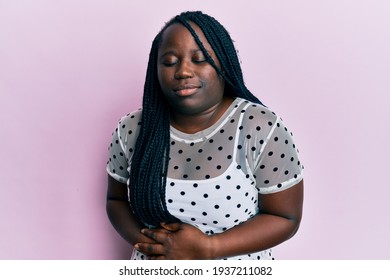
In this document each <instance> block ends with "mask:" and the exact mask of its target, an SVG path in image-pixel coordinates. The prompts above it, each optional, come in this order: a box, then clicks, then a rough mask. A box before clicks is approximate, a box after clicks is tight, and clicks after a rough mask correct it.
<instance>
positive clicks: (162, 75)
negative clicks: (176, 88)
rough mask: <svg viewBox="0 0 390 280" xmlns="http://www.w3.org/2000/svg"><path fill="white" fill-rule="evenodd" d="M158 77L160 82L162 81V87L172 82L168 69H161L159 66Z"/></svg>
mask: <svg viewBox="0 0 390 280" xmlns="http://www.w3.org/2000/svg"><path fill="white" fill-rule="evenodd" d="M157 77H158V82H159V83H160V86H161V88H164V87H166V86H167V85H169V84H170V82H171V80H172V79H171V78H170V77H171V74H170V73H169V71H168V70H167V69H161V68H157Z"/></svg>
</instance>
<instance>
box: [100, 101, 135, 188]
mask: <svg viewBox="0 0 390 280" xmlns="http://www.w3.org/2000/svg"><path fill="white" fill-rule="evenodd" d="M141 115H142V110H141V109H139V110H137V111H134V112H132V113H130V114H127V115H126V116H124V117H122V118H121V119H120V121H119V123H118V126H117V128H116V129H115V131H114V132H113V134H112V139H111V143H110V145H109V147H108V153H109V158H108V162H107V168H106V170H107V173H108V174H109V175H110V176H111V177H113V178H114V179H116V180H117V181H119V182H121V183H127V180H128V178H129V177H130V166H131V159H132V157H133V151H134V147H135V143H136V140H137V137H138V133H139V129H140V127H141V121H140V119H141Z"/></svg>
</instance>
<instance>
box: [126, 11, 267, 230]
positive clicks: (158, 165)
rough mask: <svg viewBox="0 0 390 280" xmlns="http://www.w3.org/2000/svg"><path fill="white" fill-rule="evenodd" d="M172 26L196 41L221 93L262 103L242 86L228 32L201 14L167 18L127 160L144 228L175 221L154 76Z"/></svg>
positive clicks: (165, 125)
mask: <svg viewBox="0 0 390 280" xmlns="http://www.w3.org/2000/svg"><path fill="white" fill-rule="evenodd" d="M190 22H193V23H195V24H196V25H198V26H199V27H200V29H201V30H202V31H203V33H204V35H205V37H206V39H207V41H208V42H209V43H210V45H211V47H212V49H213V51H214V52H215V54H216V56H217V58H218V60H219V62H220V65H221V68H220V67H218V65H217V64H216V62H215V61H214V60H213V59H212V57H211V56H210V54H209V53H208V51H207V50H206V48H205V47H204V45H203V43H202V42H201V40H200V39H199V37H198V35H197V34H196V32H195V30H194V29H193V28H192V27H191V25H190ZM174 23H180V24H182V25H184V26H185V27H186V28H187V29H188V30H189V31H190V33H191V34H192V36H193V37H194V39H195V41H196V43H197V44H198V45H199V47H200V49H201V51H202V52H203V53H204V55H205V57H206V59H207V61H208V62H209V63H210V65H212V66H213V67H214V68H215V70H216V71H217V73H218V74H219V75H221V76H222V77H223V78H224V79H225V81H226V89H225V94H226V95H229V96H233V97H242V98H245V99H247V100H249V101H252V102H255V103H258V104H261V105H263V104H262V103H261V102H260V101H259V99H257V97H255V96H254V95H253V94H252V93H251V92H250V91H249V90H248V89H247V87H246V86H245V83H244V80H243V76H242V71H241V65H240V62H239V60H238V57H237V52H236V49H235V47H234V44H233V41H232V39H231V37H230V35H229V33H228V32H227V31H226V29H225V28H224V27H223V26H222V25H221V24H220V23H219V22H218V21H217V20H216V19H214V18H213V17H211V16H208V15H206V14H203V13H202V12H199V11H197V12H185V13H182V14H180V15H178V16H176V17H175V18H173V19H171V20H170V21H169V22H168V23H167V24H166V25H165V27H164V28H163V29H162V30H161V31H160V32H159V33H158V34H157V36H156V37H155V39H154V40H153V43H152V48H151V51H150V54H149V63H148V68H147V72H146V79H145V84H144V95H143V101H142V115H141V122H142V125H141V128H140V132H139V135H138V138H137V141H136V145H135V149H134V154H133V158H132V162H131V170H130V178H129V180H130V182H129V193H130V203H131V206H132V209H133V211H134V214H135V215H136V216H137V217H138V219H140V220H141V221H142V222H144V223H145V224H148V225H153V226H158V225H159V224H160V223H161V222H175V221H178V219H177V218H175V217H174V216H172V215H171V214H170V213H169V211H168V209H167V205H166V202H165V193H166V189H165V186H166V180H167V174H168V164H169V152H170V145H171V143H170V114H169V107H168V105H167V103H166V101H165V100H164V97H163V94H162V92H161V88H160V85H159V81H158V77H157V54H158V49H159V46H160V44H161V40H162V35H163V33H164V31H165V29H166V28H168V27H169V26H170V25H172V24H174Z"/></svg>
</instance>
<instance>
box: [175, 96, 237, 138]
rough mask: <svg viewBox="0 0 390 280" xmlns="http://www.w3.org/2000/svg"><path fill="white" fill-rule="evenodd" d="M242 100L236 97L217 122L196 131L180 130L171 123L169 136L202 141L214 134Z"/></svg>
mask: <svg viewBox="0 0 390 280" xmlns="http://www.w3.org/2000/svg"><path fill="white" fill-rule="evenodd" d="M243 101H244V99H242V98H240V97H236V98H235V99H234V100H233V102H232V104H230V105H229V107H228V108H227V110H226V111H225V112H224V113H223V114H222V116H221V117H220V118H219V119H218V121H217V122H215V123H214V124H213V125H211V126H210V127H208V128H206V129H204V130H201V131H198V132H196V133H192V134H190V133H185V132H183V131H180V130H178V129H176V128H174V127H173V126H172V125H171V126H170V129H171V138H173V139H175V140H178V141H182V142H193V143H196V142H201V141H204V140H205V139H208V138H210V137H211V136H213V135H214V134H215V132H216V131H218V129H219V127H221V126H223V125H224V124H225V123H226V122H227V121H228V120H229V119H230V118H231V116H232V115H233V114H234V112H235V111H236V109H237V108H238V106H239V105H240V104H241V103H242V102H243Z"/></svg>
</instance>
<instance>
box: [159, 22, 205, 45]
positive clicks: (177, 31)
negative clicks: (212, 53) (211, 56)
mask: <svg viewBox="0 0 390 280" xmlns="http://www.w3.org/2000/svg"><path fill="white" fill-rule="evenodd" d="M190 25H191V27H192V28H193V29H194V31H195V33H196V34H197V35H198V37H199V39H200V41H201V42H202V43H203V45H204V47H205V48H206V49H208V50H211V46H210V44H209V42H208V41H207V39H206V36H205V35H204V33H203V31H202V30H201V29H200V27H199V26H198V25H196V24H195V23H192V22H190ZM167 48H192V49H194V48H199V46H198V44H197V43H196V41H195V39H194V37H193V36H192V34H191V32H190V31H189V30H188V29H187V28H186V27H185V26H184V25H182V24H180V23H174V24H172V25H170V26H169V27H167V28H166V29H165V30H164V32H163V34H162V39H161V44H160V48H159V49H167Z"/></svg>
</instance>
